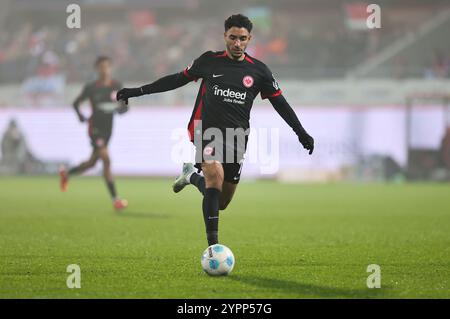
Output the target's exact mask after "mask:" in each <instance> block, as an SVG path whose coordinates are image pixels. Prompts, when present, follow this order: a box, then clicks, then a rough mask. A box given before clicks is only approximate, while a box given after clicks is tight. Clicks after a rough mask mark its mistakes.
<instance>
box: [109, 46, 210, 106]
mask: <svg viewBox="0 0 450 319" xmlns="http://www.w3.org/2000/svg"><path fill="white" fill-rule="evenodd" d="M209 52H210V51H208V52H206V53H204V54H202V55H201V56H200V57H199V58H198V59H196V60H194V61H193V62H192V64H191V65H190V66H188V67H187V68H186V69H184V70H183V71H182V72H178V73H175V74H171V75H167V76H164V77H162V78H160V79H158V80H156V81H155V82H153V83H150V84H146V85H144V86H141V87H137V88H123V89H121V90H120V91H119V92H117V96H116V99H117V101H121V100H122V101H125V103H128V99H129V98H133V97H137V96H142V95H146V94H154V93H160V92H166V91H171V90H175V89H178V88H179V87H182V86H184V85H186V84H188V83H189V82H191V81H197V79H199V78H202V77H204V74H205V71H204V69H205V59H206V57H207V55H208V54H209Z"/></svg>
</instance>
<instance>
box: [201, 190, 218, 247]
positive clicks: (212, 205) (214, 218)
mask: <svg viewBox="0 0 450 319" xmlns="http://www.w3.org/2000/svg"><path fill="white" fill-rule="evenodd" d="M219 195H220V191H219V190H218V189H217V188H207V189H206V190H205V196H204V197H203V219H204V220H205V226H206V238H207V239H208V245H209V246H211V245H214V244H217V243H218V242H219V239H218V231H219Z"/></svg>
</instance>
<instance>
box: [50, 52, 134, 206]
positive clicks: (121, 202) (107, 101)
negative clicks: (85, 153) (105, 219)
mask: <svg viewBox="0 0 450 319" xmlns="http://www.w3.org/2000/svg"><path fill="white" fill-rule="evenodd" d="M94 66H95V69H96V71H97V75H98V78H97V80H96V81H94V82H91V83H88V84H86V85H85V86H84V88H83V90H82V92H81V94H80V95H79V96H78V97H77V98H76V99H75V101H74V102H73V107H74V109H75V112H76V114H77V115H78V119H79V120H80V122H82V123H84V122H87V123H88V134H89V138H90V140H91V145H92V148H93V150H92V154H91V156H90V157H89V159H88V160H87V161H85V162H83V163H81V164H80V165H78V166H75V167H72V168H70V169H69V170H68V171H67V170H66V169H65V168H64V167H63V168H61V170H60V172H59V175H60V187H61V190H62V191H63V192H65V191H66V190H67V186H68V182H69V177H70V176H72V175H78V174H82V173H83V172H85V171H86V170H88V169H90V168H92V167H94V166H95V164H96V163H97V161H98V160H99V159H101V160H102V162H103V177H104V179H105V182H106V186H107V187H108V191H109V194H110V195H111V198H112V201H113V206H114V208H115V209H116V210H121V209H124V208H126V207H127V206H128V202H127V201H126V200H125V199H120V198H119V197H117V192H116V187H115V184H114V179H113V176H112V173H111V160H110V156H109V152H108V142H109V140H110V138H111V133H112V127H113V116H114V113H119V114H122V113H125V112H126V111H127V110H128V105H126V104H125V103H123V102H119V103H117V101H116V96H115V95H116V92H117V91H118V90H120V89H121V88H122V85H121V84H120V83H119V82H117V81H116V80H114V79H113V78H112V61H111V59H110V58H109V57H107V56H99V57H98V58H97V60H96V61H95V65H94ZM85 100H89V102H90V104H91V109H92V113H91V116H90V117H89V119H87V118H86V117H85V116H84V115H83V114H82V113H81V111H80V104H81V103H82V102H83V101H85Z"/></svg>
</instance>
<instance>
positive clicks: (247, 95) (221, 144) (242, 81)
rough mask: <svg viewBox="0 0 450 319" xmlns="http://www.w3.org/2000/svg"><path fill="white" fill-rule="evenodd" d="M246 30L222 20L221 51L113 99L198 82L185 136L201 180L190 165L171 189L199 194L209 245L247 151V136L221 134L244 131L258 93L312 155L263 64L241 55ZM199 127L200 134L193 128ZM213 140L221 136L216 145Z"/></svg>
mask: <svg viewBox="0 0 450 319" xmlns="http://www.w3.org/2000/svg"><path fill="white" fill-rule="evenodd" d="M252 27H253V26H252V22H251V21H250V20H249V19H248V18H247V17H246V16H244V15H241V14H237V15H232V16H231V17H229V18H228V19H227V20H226V21H225V33H224V40H225V45H226V50H224V51H220V52H212V51H208V52H205V53H204V54H202V55H201V56H200V57H199V58H198V59H196V60H195V61H194V62H193V63H192V65H190V66H189V67H187V68H186V69H185V70H184V71H183V72H180V73H176V74H173V75H168V76H166V77H163V78H161V79H159V80H157V81H155V82H153V83H151V84H148V85H144V86H142V87H139V88H124V89H122V90H120V91H119V92H118V94H117V99H118V100H123V101H125V102H127V101H128V99H129V98H132V97H135V96H140V95H144V94H152V93H158V92H165V91H169V90H173V89H176V88H179V87H181V86H183V85H186V84H187V83H189V82H191V81H194V80H197V79H199V78H201V79H202V83H201V85H200V89H199V92H198V95H197V101H196V103H195V107H194V110H193V112H192V116H191V119H190V121H189V124H188V131H189V135H190V138H191V141H192V142H194V145H195V147H196V152H197V154H196V162H197V164H196V167H197V168H198V169H199V170H201V171H203V175H204V176H202V175H200V174H199V173H198V172H195V169H194V165H192V164H190V163H187V164H184V165H183V172H182V174H181V175H180V176H179V177H178V178H177V179H176V181H175V183H174V185H173V190H174V191H175V192H179V191H181V190H182V189H183V188H184V187H185V186H186V185H188V184H193V185H195V186H196V187H197V188H198V189H199V190H200V192H201V193H202V194H203V204H202V209H203V218H204V221H205V226H206V234H207V240H208V244H209V245H213V244H217V243H218V223H219V210H224V209H225V208H226V207H227V206H228V204H229V203H230V202H231V199H232V198H233V195H234V192H235V190H236V187H237V184H238V183H239V179H240V175H241V170H242V164H243V160H244V157H243V156H244V153H245V150H246V146H247V134H248V133H244V134H245V136H241V137H242V138H241V139H240V138H239V136H238V137H237V140H236V139H235V136H232V138H231V139H230V138H228V136H227V133H226V131H227V130H228V129H233V130H235V131H237V130H238V129H241V130H242V132H248V129H249V127H250V124H249V120H250V110H251V108H252V105H253V100H254V99H255V98H256V97H257V95H258V94H259V93H260V94H261V97H262V98H263V99H265V98H268V99H269V101H270V102H271V104H272V105H273V106H274V108H275V110H276V111H277V112H278V113H279V114H280V115H281V117H282V118H283V119H284V120H285V121H286V123H288V124H289V126H290V127H291V128H292V129H293V130H294V132H295V133H296V134H297V136H298V138H299V141H300V143H301V144H302V145H303V147H304V148H305V149H307V150H308V151H309V154H312V152H313V150H314V139H313V138H312V137H311V136H310V135H309V134H308V133H307V132H306V131H305V129H304V128H303V127H302V125H301V124H300V121H299V120H298V118H297V116H296V114H295V112H294V111H293V109H292V108H291V106H290V105H289V104H288V102H287V101H286V99H285V98H284V97H283V95H282V92H281V90H280V88H279V87H278V83H277V82H276V80H275V79H274V78H273V76H272V72H271V71H270V70H269V68H268V67H267V66H266V65H265V64H264V63H262V62H260V61H258V60H257V59H255V58H253V57H251V56H249V55H248V54H247V53H246V52H245V50H246V48H247V45H248V43H249V42H250V40H251V37H252V36H251V34H250V32H251V30H252ZM200 122H201V129H199V126H198V124H199V123H200ZM211 128H214V129H217V131H219V133H222V134H217V135H214V139H213V138H212V137H211V138H209V137H207V136H205V132H206V131H207V130H208V129H211ZM198 135H200V136H198ZM219 135H221V136H222V139H220V140H219V139H218V136H219ZM225 136H227V137H226V138H225V139H223V137H225ZM239 140H240V141H239ZM197 141H200V143H197ZM230 153H231V155H232V157H233V158H232V160H231V161H229V158H228V154H230ZM225 154H226V155H227V159H226V160H225ZM216 155H218V156H217V157H216ZM218 158H221V160H218Z"/></svg>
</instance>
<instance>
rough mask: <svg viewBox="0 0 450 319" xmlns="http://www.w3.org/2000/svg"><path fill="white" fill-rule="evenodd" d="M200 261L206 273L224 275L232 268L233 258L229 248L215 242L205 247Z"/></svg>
mask: <svg viewBox="0 0 450 319" xmlns="http://www.w3.org/2000/svg"><path fill="white" fill-rule="evenodd" d="M201 263H202V268H203V270H204V271H205V272H206V273H207V274H208V275H211V276H225V275H228V274H229V273H230V272H231V271H232V270H233V267H234V263H235V259H234V255H233V252H232V251H231V250H230V248H228V247H226V246H224V245H220V244H215V245H211V246H209V247H208V248H206V249H205V251H204V252H203V254H202V258H201Z"/></svg>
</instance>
